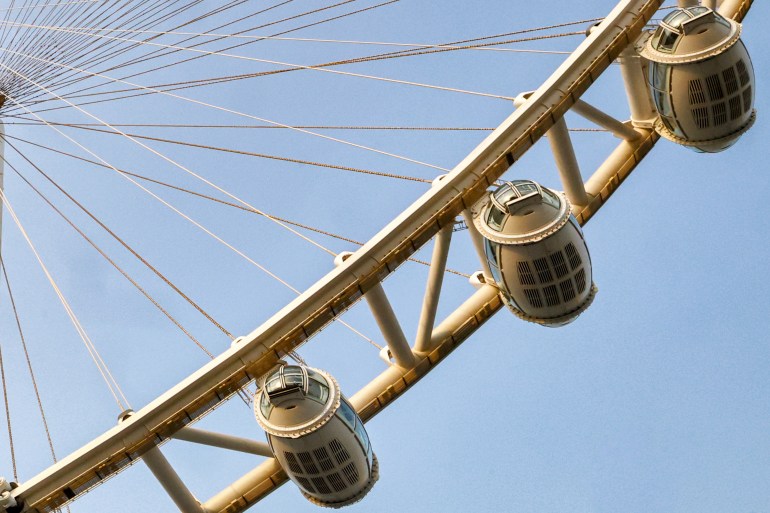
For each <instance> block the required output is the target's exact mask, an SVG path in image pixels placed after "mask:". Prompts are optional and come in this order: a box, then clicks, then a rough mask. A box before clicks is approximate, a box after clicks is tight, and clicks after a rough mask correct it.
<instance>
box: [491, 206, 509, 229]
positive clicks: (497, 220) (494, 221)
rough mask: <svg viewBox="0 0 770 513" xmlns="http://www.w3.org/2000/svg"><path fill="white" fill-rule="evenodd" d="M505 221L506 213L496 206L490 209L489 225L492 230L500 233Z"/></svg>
mask: <svg viewBox="0 0 770 513" xmlns="http://www.w3.org/2000/svg"><path fill="white" fill-rule="evenodd" d="M503 219H505V212H503V211H501V210H500V209H499V208H497V206H495V205H492V206H491V207H489V214H488V215H487V224H488V225H489V227H490V228H492V229H494V230H498V231H500V229H501V228H502V227H503Z"/></svg>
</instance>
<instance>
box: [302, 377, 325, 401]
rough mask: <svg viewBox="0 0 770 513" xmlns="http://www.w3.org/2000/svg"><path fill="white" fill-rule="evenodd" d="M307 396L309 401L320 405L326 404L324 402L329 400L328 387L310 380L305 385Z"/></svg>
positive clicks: (312, 379)
mask: <svg viewBox="0 0 770 513" xmlns="http://www.w3.org/2000/svg"><path fill="white" fill-rule="evenodd" d="M307 394H308V397H310V398H311V399H315V400H316V401H318V402H319V403H321V404H326V400H327V399H328V398H329V387H327V386H326V385H322V384H321V383H319V382H318V381H316V380H315V379H314V378H310V380H308V384H307Z"/></svg>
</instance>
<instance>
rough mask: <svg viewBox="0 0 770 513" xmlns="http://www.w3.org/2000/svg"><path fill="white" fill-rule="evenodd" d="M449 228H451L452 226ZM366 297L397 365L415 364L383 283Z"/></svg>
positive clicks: (377, 284)
mask: <svg viewBox="0 0 770 513" xmlns="http://www.w3.org/2000/svg"><path fill="white" fill-rule="evenodd" d="M449 228H450V229H451V226H449ZM364 298H365V299H366V302H367V303H369V308H370V309H371V310H372V315H374V320H375V321H377V326H379V327H380V331H381V332H382V336H383V337H385V341H386V342H387V343H388V349H390V354H392V355H393V359H394V360H395V361H396V365H398V366H399V367H402V368H404V369H410V368H411V367H412V365H414V355H413V354H412V349H411V348H410V347H409V342H407V341H406V336H404V330H402V329H401V325H400V324H399V322H398V317H396V314H395V312H394V311H393V307H392V306H390V301H388V296H386V295H385V290H384V289H383V288H382V285H381V284H379V283H376V284H374V285H373V286H372V288H371V289H369V292H367V293H366V295H365V296H364Z"/></svg>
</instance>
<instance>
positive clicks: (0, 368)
mask: <svg viewBox="0 0 770 513" xmlns="http://www.w3.org/2000/svg"><path fill="white" fill-rule="evenodd" d="M0 264H2V259H0ZM3 269H5V268H3ZM0 378H2V385H3V401H4V402H5V419H6V420H7V421H8V445H9V446H10V447H9V448H10V451H11V469H13V479H14V481H18V480H19V472H18V471H17V469H16V449H15V447H14V445H13V429H12V427H11V407H10V405H9V404H8V384H7V383H6V381H5V363H4V362H3V346H2V344H0Z"/></svg>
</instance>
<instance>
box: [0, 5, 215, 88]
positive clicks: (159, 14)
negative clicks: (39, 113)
mask: <svg viewBox="0 0 770 513" xmlns="http://www.w3.org/2000/svg"><path fill="white" fill-rule="evenodd" d="M180 1H181V0H174V1H172V2H165V1H162V0H155V3H154V4H153V5H152V8H145V9H144V10H142V11H141V12H140V14H137V15H134V16H133V17H130V18H128V19H124V20H123V21H122V22H120V23H119V24H118V23H117V22H118V21H119V20H120V19H121V18H126V16H127V15H128V14H129V13H131V12H133V11H135V10H136V9H137V7H138V6H139V5H141V4H137V5H136V6H133V7H131V8H130V9H125V10H123V11H122V14H121V15H120V16H118V17H117V18H116V19H114V20H112V21H113V22H114V23H116V27H118V28H128V29H149V28H153V27H155V26H157V25H158V24H159V23H161V22H162V21H164V20H165V19H168V18H169V17H171V16H174V15H178V14H180V13H182V12H184V11H185V10H188V9H190V8H191V7H192V6H194V5H197V4H198V3H200V2H201V1H202V0H191V1H188V2H187V3H185V4H184V5H182V6H180V7H178V8H176V9H174V10H173V11H170V12H168V11H167V10H168V9H170V8H171V7H173V6H174V4H177V3H179V2H180ZM142 3H147V2H146V1H145V2H142ZM114 14H115V13H112V14H111V15H109V16H108V17H107V18H106V19H109V18H110V17H111V16H112V15H114ZM93 15H94V14H90V15H89V18H90V17H93ZM71 17H72V16H70V18H71ZM60 18H61V16H60V17H59V18H57V19H60ZM102 19H105V18H104V17H102ZM94 22H95V21H94ZM91 24H93V23H89V25H91ZM182 26H184V25H182ZM59 39H61V41H59V40H57V44H56V46H55V48H56V50H57V53H56V56H55V57H53V55H52V54H51V53H50V52H48V53H46V52H45V51H43V53H42V54H40V53H39V52H36V53H38V54H39V55H38V56H40V57H46V58H48V57H52V58H54V59H55V60H57V61H59V62H63V63H68V64H75V63H80V65H82V66H85V65H87V63H92V62H96V61H98V60H99V59H101V58H108V56H114V55H118V54H120V53H122V52H123V51H128V50H129V49H131V48H133V47H135V46H136V45H131V46H129V47H125V45H122V48H121V44H120V43H118V42H107V43H105V42H102V43H99V44H97V43H96V42H95V41H93V39H92V38H88V37H83V36H80V35H72V34H70V35H66V36H64V37H63V38H59ZM94 45H96V46H94ZM9 46H11V45H9ZM50 46H51V45H49V47H50ZM116 47H117V48H116ZM102 48H108V49H109V50H108V49H105V50H102V51H101V52H100V51H99V50H100V49H102ZM16 49H17V50H19V48H16ZM87 49H88V50H87ZM83 59H86V60H85V61H84V60H83ZM6 64H8V63H7V62H6ZM30 66H31V65H30V64H29V62H27V67H26V68H22V69H20V68H16V69H17V71H24V70H25V69H29V68H30ZM41 66H42V65H38V66H37V75H38V76H41V77H42V76H45V80H46V81H47V82H52V81H55V80H57V79H58V78H59V77H60V75H62V74H66V73H67V72H66V71H64V70H59V71H58V72H52V70H50V69H46V70H41V69H40V67H41ZM12 67H13V66H12ZM43 68H45V66H43ZM27 73H32V71H28V72H27ZM5 89H9V88H8V87H6V88H5ZM12 90H13V92H15V93H16V96H17V98H19V97H21V96H23V95H22V94H21V92H20V91H18V90H17V89H12ZM30 94H31V93H30Z"/></svg>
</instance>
